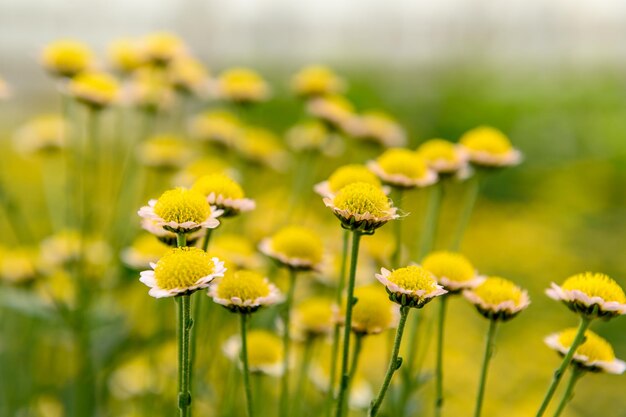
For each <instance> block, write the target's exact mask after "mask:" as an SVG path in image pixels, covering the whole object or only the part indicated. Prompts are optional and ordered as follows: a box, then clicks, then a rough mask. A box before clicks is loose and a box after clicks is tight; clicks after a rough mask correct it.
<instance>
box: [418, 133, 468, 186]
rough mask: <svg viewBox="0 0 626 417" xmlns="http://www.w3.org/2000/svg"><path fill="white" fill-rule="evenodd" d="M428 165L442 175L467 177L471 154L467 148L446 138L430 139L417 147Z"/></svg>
mask: <svg viewBox="0 0 626 417" xmlns="http://www.w3.org/2000/svg"><path fill="white" fill-rule="evenodd" d="M417 153H418V154H419V155H420V156H421V157H422V158H424V160H425V161H426V163H427V164H428V166H429V167H430V168H431V169H433V170H435V171H437V173H439V174H440V175H450V174H457V175H459V176H460V177H461V178H465V177H467V175H468V174H469V171H468V168H469V167H468V158H469V155H468V153H467V152H466V151H465V149H464V148H463V147H462V146H460V145H457V144H455V143H452V142H449V141H447V140H445V139H430V140H427V141H426V142H424V143H422V144H421V145H420V146H419V148H417Z"/></svg>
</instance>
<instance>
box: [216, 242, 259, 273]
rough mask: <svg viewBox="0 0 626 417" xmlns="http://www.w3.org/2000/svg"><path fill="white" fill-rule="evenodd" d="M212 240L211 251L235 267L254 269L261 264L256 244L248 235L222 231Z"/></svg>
mask: <svg viewBox="0 0 626 417" xmlns="http://www.w3.org/2000/svg"><path fill="white" fill-rule="evenodd" d="M211 241H212V245H211V253H212V254H213V255H215V256H217V257H218V258H220V259H224V260H225V261H226V262H227V263H229V264H232V265H233V267H234V268H235V269H252V268H257V267H259V266H260V259H259V258H258V256H257V254H258V253H257V251H256V246H255V245H254V244H253V243H252V241H251V240H250V239H249V238H248V237H247V236H244V235H241V234H234V233H233V234H229V233H220V234H218V235H217V236H215V238H212V239H211ZM231 270H232V268H231Z"/></svg>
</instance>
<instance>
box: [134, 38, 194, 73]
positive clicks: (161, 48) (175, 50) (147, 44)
mask: <svg viewBox="0 0 626 417" xmlns="http://www.w3.org/2000/svg"><path fill="white" fill-rule="evenodd" d="M143 47H144V49H145V52H146V55H147V56H148V59H149V60H150V61H151V62H153V63H155V64H157V65H163V64H167V63H169V62H171V61H172V60H174V59H176V58H178V57H181V56H184V55H186V54H187V47H186V45H185V42H183V40H182V39H180V37H178V36H177V35H175V34H173V33H170V32H154V33H150V34H148V35H146V36H145V37H144V38H143Z"/></svg>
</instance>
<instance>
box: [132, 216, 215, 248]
mask: <svg viewBox="0 0 626 417" xmlns="http://www.w3.org/2000/svg"><path fill="white" fill-rule="evenodd" d="M215 216H216V217H217V214H215ZM141 228H142V229H143V230H145V231H146V232H148V233H150V234H151V235H153V236H155V237H156V238H157V239H159V240H160V241H161V242H163V243H165V244H166V245H167V246H170V247H176V246H177V238H176V233H174V232H171V231H169V230H167V229H164V228H163V226H162V225H161V222H160V221H158V220H154V219H152V218H142V219H141ZM205 233H206V232H205V231H204V229H202V228H200V229H198V230H196V231H194V232H190V233H187V239H186V241H187V246H194V245H195V243H196V242H197V241H198V239H200V238H201V237H203V236H204V235H205Z"/></svg>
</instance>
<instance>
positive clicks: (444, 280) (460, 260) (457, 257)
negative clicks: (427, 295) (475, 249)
mask: <svg viewBox="0 0 626 417" xmlns="http://www.w3.org/2000/svg"><path fill="white" fill-rule="evenodd" d="M422 266H423V267H424V268H426V269H427V270H428V271H429V272H430V273H431V274H433V275H434V276H435V278H437V282H439V284H441V285H442V286H443V287H444V288H445V289H446V290H447V291H448V292H449V293H451V294H452V293H458V292H459V291H461V290H464V289H468V288H474V287H476V286H477V285H479V284H480V283H482V282H483V281H484V280H485V278H484V277H482V276H480V275H478V273H477V271H476V269H475V268H474V266H473V265H472V263H471V262H470V261H469V259H467V258H466V257H465V256H463V255H462V254H460V253H456V252H447V251H439V252H433V253H431V254H429V255H428V256H426V257H425V258H424V260H423V261H422Z"/></svg>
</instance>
